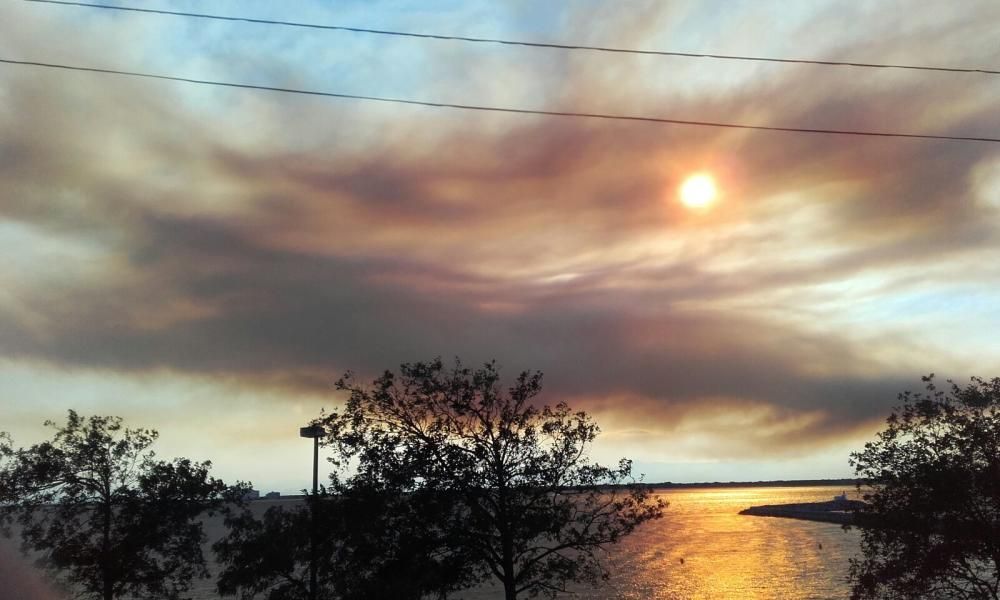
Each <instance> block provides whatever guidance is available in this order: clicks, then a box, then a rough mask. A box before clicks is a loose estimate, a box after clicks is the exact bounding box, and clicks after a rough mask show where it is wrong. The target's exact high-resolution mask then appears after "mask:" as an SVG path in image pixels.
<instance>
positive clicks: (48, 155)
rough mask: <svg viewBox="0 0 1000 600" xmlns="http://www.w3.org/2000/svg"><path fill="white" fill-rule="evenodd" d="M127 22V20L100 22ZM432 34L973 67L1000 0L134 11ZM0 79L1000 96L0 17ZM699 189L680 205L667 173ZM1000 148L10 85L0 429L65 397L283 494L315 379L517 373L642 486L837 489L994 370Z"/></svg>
mask: <svg viewBox="0 0 1000 600" xmlns="http://www.w3.org/2000/svg"><path fill="white" fill-rule="evenodd" d="M121 4H122V5H132V6H139V5H140V3H131V4H130V3H121ZM141 6H143V7H154V8H163V9H167V10H180V11H185V10H188V11H200V12H210V13H214V14H224V15H232V16H245V17H254V18H263V19H281V20H289V21H301V22H311V23H321V24H331V25H346V26H354V27H365V28H376V29H399V30H406V31H417V32H427V33H440V34H446V35H464V36H479V37H500V38H510V39H523V40H533V41H544V42H556V43H569V44H589V45H602V46H616V47H625V48H639V49H652V50H669V51H680V52H703V53H716V54H739V55H752V56H772V57H791V58H805V59H820V60H838V61H857V62H896V63H906V64H922V65H934V66H959V67H973V68H983V69H994V70H995V69H998V68H1000V52H998V47H997V45H996V29H995V24H996V23H997V22H998V20H1000V4H998V3H996V2H993V1H992V0H984V1H980V2H977V1H974V0H968V1H965V2H962V3H961V4H960V5H959V4H956V3H954V2H950V1H937V0H928V1H927V2H922V3H921V4H920V10H913V5H912V3H909V2H902V1H889V0H885V1H865V2H824V1H819V0H817V1H813V2H796V3H787V2H777V1H775V2H766V1H760V2H756V1H754V2H751V1H744V2H740V1H726V2H723V1H716V2H694V1H691V2H685V1H676V2H641V1H630V2H608V1H606V0H602V1H597V0H594V1H589V0H587V1H584V0H576V1H566V2H548V3H537V2H527V1H524V2H518V1H511V2H458V1H436V2H425V1H399V2H367V1H365V2H361V1H358V2H338V3H335V4H334V3H326V2H281V3H271V2H236V1H225V0H220V1H216V2H211V3H203V2H165V1H153V2H144V3H141ZM0 58H6V59H13V60H30V61H41V62H52V63H61V64H69V65H74V66H85V67H98V68H108V69H121V70H129V71H143V72H151V73H159V74H169V75H174V76H181V77H188V78H199V79H214V80H222V81H230V82H240V83H249V84H255V85H265V86H278V87H293V88H304V89H313V90H320V91H328V92H337V93H347V94H361V95H376V96H392V97H399V98H408V99H415V100H427V101H439V102H453V103H465V104H484V105H491V106H505V107H515V108H528V109H540V110H550V111H583V112H605V113H614V114H623V115H647V116H656V117H664V118H671V119H684V120H697V121H719V122H731V123H745V124H753V125H766V126H782V127H799V128H826V129H856V130H877V131H892V132H903V133H924V134H932V135H950V136H978V137H983V136H985V137H1000V111H998V110H997V109H996V107H997V105H998V104H1000V77H998V76H996V75H988V74H974V73H945V72H929V71H907V70H892V69H864V68H856V67H825V66H816V65H802V64H775V63H759V62H745V61H724V60H716V59H704V58H702V59H694V58H681V57H664V56H639V55H627V54H610V53H597V52H587V51H563V50H551V49H539V48H525V47H515V46H500V45H488V44H470V43H462V42H456V41H442V40H416V39H407V38H395V37H386V36H375V35H365V34H358V33H346V32H335V31H321V30H308V29H301V28H290V27H278V26H267V25H255V24H249V23H236V22H220V21H206V20H200V19H191V18H180V17H173V16H163V15H161V16H157V15H144V14H136V13H123V12H119V11H109V10H96V9H87V8H80V7H71V6H56V5H47V4H33V3H27V2H13V1H12V2H6V3H4V5H3V6H2V7H0ZM696 173H704V174H708V175H710V176H711V177H712V178H713V179H714V181H715V183H716V186H717V189H718V196H717V198H716V199H715V201H714V202H712V203H711V204H710V205H709V206H707V207H704V208H702V209H691V208H688V207H686V206H685V205H684V204H683V203H681V202H679V201H678V194H677V190H678V187H679V186H680V185H681V184H682V182H683V181H684V180H685V179H686V178H688V177H690V176H691V175H693V174H696ZM998 225H1000V145H998V144H991V143H982V142H957V141H947V140H918V139H896V138H876V137H870V138H868V137H855V136H839V135H816V134H801V133H780V132H767V131H752V130H733V129H720V128H707V127H695V126H684V125H667V124H654V123H643V122H623V121H608V120H595V119H578V118H565V117H546V116H538V115H516V114H499V113H487V112H469V111H461V110H455V109H443V108H426V107H416V106H403V105H390V104H380V103H371V102H361V101H355V100H343V99H333V98H321V97H307V96H296V95H289V94H280V93H275V92H263V91H250V90H239V89H224V88H218V87H206V86H198V85H193V84H184V83H178V82H168V81H152V80H143V79H134V78H126V77H121V76H114V75H104V74H96V73H79V72H70V71H61V70H48V69H42V68H36V67H27V66H19V65H9V64H2V65H0V250H2V252H3V257H4V259H3V260H2V261H0V430H6V431H9V432H11V434H12V435H14V437H15V440H16V441H17V442H18V443H19V444H22V445H27V444H30V443H34V442H36V441H40V440H41V439H42V438H43V437H44V436H45V435H46V430H45V429H44V428H43V427H42V425H41V424H42V422H43V421H45V420H46V419H53V420H57V421H58V420H61V419H63V418H64V417H65V413H66V411H67V410H68V409H75V410H77V411H78V412H80V413H81V414H114V415H121V416H122V417H124V418H125V420H126V423H127V424H128V425H130V426H141V427H153V428H156V429H158V430H159V431H160V433H161V439H160V442H159V443H158V446H157V449H158V453H159V454H160V455H161V456H167V457H169V456H180V455H183V456H188V457H191V458H195V459H211V460H212V461H213V463H214V465H215V471H214V472H215V473H216V474H217V475H219V476H221V477H224V478H227V479H243V480H252V481H253V482H254V483H255V484H256V486H257V487H259V488H261V489H264V490H267V489H277V490H281V491H285V492H292V491H295V490H298V489H301V488H303V487H305V486H307V485H308V482H309V477H310V474H309V473H310V471H309V469H310V465H309V459H310V448H309V441H308V440H303V439H300V438H299V437H298V432H297V428H298V427H299V426H301V425H304V424H306V423H307V422H308V421H309V420H310V419H312V418H314V417H316V416H318V415H319V413H320V410H322V409H323V408H326V409H328V410H329V409H334V408H336V407H337V406H338V405H339V403H341V402H342V401H343V400H344V398H343V397H342V396H341V395H338V393H337V392H336V391H335V390H334V389H333V382H334V381H335V380H336V379H337V378H338V377H339V376H340V375H341V374H342V373H344V372H345V371H347V370H352V371H354V372H356V373H357V374H358V375H359V376H360V377H361V378H363V379H367V378H372V377H374V376H375V375H377V374H378V373H380V372H382V371H383V370H385V369H394V368H396V367H397V366H398V365H399V364H401V363H403V362H413V361H420V360H430V359H433V358H434V357H437V356H441V357H443V358H444V359H446V360H451V359H452V358H453V357H460V358H461V359H462V361H463V362H464V363H466V364H469V365H475V364H478V363H482V362H484V361H488V360H493V359H495V360H496V361H497V363H498V364H499V365H500V366H501V369H502V372H503V373H504V374H505V375H506V376H507V377H509V378H511V379H513V377H515V376H516V374H517V373H518V372H520V371H521V370H524V369H533V370H540V371H542V372H544V377H545V379H544V384H545V389H544V391H543V394H542V396H541V397H540V400H541V401H543V402H547V403H555V402H558V401H566V402H568V403H569V404H570V405H571V406H572V407H574V408H579V409H583V410H586V411H588V412H589V413H591V414H592V415H593V416H594V418H595V419H596V420H597V422H598V423H599V424H600V426H601V429H602V435H601V436H600V438H599V439H598V441H597V443H596V444H595V446H594V448H593V450H592V455H593V457H594V458H595V459H597V460H601V461H608V462H610V461H615V460H617V458H618V457H620V456H628V457H630V458H632V459H633V460H634V461H635V465H636V469H637V471H640V472H642V473H644V474H645V475H646V479H647V480H648V481H677V482H681V481H687V482H692V481H730V480H740V481H753V480H762V479H792V478H820V477H844V476H849V475H851V469H850V467H849V465H848V456H849V454H850V452H851V451H852V450H857V449H860V447H861V446H862V445H863V444H864V442H865V441H866V440H868V439H871V437H872V436H873V435H874V433H875V432H876V431H878V429H879V428H880V425H881V423H883V422H884V419H885V417H886V416H887V415H888V413H889V410H890V409H891V407H892V406H893V405H894V403H895V402H896V396H897V394H898V393H899V392H901V391H903V390H907V389H919V388H920V387H921V385H922V384H921V382H920V377H921V376H922V375H926V374H929V373H932V372H933V373H936V374H937V376H938V377H939V378H941V379H944V378H954V379H955V380H958V381H962V380H965V379H967V378H968V377H970V376H973V375H979V376H984V377H991V376H996V375H1000V373H997V372H996V371H995V370H996V367H997V365H998V364H1000V337H998V336H997V335H996V331H997V326H998V325H1000V234H998V233H997V232H998Z"/></svg>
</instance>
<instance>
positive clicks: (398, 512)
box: [214, 484, 467, 600]
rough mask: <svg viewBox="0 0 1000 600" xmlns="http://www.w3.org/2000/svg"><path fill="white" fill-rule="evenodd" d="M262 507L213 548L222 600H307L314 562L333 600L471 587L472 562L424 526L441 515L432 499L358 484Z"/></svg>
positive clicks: (415, 596)
mask: <svg viewBox="0 0 1000 600" xmlns="http://www.w3.org/2000/svg"><path fill="white" fill-rule="evenodd" d="M260 507H261V504H259V503H253V504H252V505H249V506H247V507H246V508H245V509H244V510H243V511H242V512H239V513H236V514H234V515H231V516H230V517H228V518H227V520H226V525H227V527H228V529H229V533H228V535H227V536H226V537H225V538H223V539H222V540H220V541H219V542H218V543H216V544H215V546H214V549H215V551H216V554H217V556H218V560H219V563H220V564H221V565H222V566H223V570H222V572H221V574H220V576H219V581H218V590H219V593H220V594H221V595H223V596H237V597H239V598H241V599H242V600H249V599H252V598H263V599H266V600H307V599H308V598H309V564H310V561H311V560H312V558H313V557H315V560H316V564H317V596H316V597H317V598H322V599H326V600H332V599H338V600H378V599H382V598H395V599H398V600H420V599H421V598H437V597H444V595H445V594H446V593H447V592H449V591H451V590H453V589H456V588H458V587H461V586H462V585H463V584H464V583H466V581H467V580H466V579H465V570H464V569H465V563H466V561H465V559H464V558H463V557H461V556H460V555H459V554H457V553H455V552H452V551H449V549H448V547H447V545H445V544H444V543H443V539H442V536H441V532H438V531H435V530H433V529H431V528H428V527H427V526H426V523H425V522H424V521H422V520H421V519H424V518H427V517H429V516H431V515H433V514H434V512H435V511H436V510H438V509H436V508H435V507H433V506H430V505H428V504H427V503H426V502H425V499H422V498H414V497H412V496H405V497H404V496H401V495H400V494H398V493H395V492H393V491H389V490H386V489H375V488H371V487H366V486H363V485H359V484H356V485H352V486H350V487H346V486H345V487H339V488H338V489H337V491H336V493H330V492H329V491H328V490H326V489H323V490H321V491H320V493H319V494H317V495H315V496H314V495H310V496H308V497H307V499H306V502H305V503H301V504H297V505H292V506H283V505H273V506H269V507H267V508H266V510H264V511H263V512H261V510H260ZM418 507H419V508H418ZM313 552H315V554H313Z"/></svg>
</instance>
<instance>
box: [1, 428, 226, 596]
mask: <svg viewBox="0 0 1000 600" xmlns="http://www.w3.org/2000/svg"><path fill="white" fill-rule="evenodd" d="M46 425H47V426H49V427H52V428H54V429H55V435H54V436H53V438H52V440H51V441H46V442H42V443H40V444H36V445H34V446H31V447H30V448H27V449H21V450H19V451H17V452H16V455H15V459H16V460H15V462H14V465H13V466H12V473H13V479H14V481H15V482H16V492H17V493H16V497H15V498H14V504H13V509H14V514H15V516H16V518H17V520H18V523H19V525H20V532H21V538H22V546H23V547H24V549H25V550H26V551H34V552H37V553H38V555H39V559H38V562H39V564H40V565H41V566H43V567H45V568H47V569H48V570H49V571H50V572H51V573H52V575H53V577H54V579H55V580H56V581H57V582H59V583H61V584H63V585H64V586H66V587H67V588H69V589H72V590H73V591H74V592H75V593H76V595H77V597H82V598H100V599H103V600H112V599H114V598H121V597H126V596H131V597H141V598H163V599H176V598H180V596H181V594H182V593H183V592H185V591H186V590H187V589H188V588H189V586H190V581H191V579H192V578H194V577H207V576H208V573H207V570H206V569H205V561H204V558H203V556H202V551H201V544H202V543H203V541H204V537H205V536H204V534H203V533H202V525H201V523H200V521H198V517H199V515H202V514H203V513H204V512H205V511H210V510H211V509H214V508H217V507H219V506H220V505H221V503H222V502H223V500H224V498H225V495H226V494H225V492H226V487H225V485H224V484H223V483H222V482H221V481H219V480H218V479H215V478H212V477H210V476H209V468H210V466H211V464H210V463H208V462H203V463H195V462H191V461H190V460H188V459H176V460H174V461H173V462H165V461H158V460H156V459H155V457H154V454H153V452H151V451H149V447H150V446H151V445H152V444H153V442H154V441H155V440H156V439H157V437H158V436H157V432H156V431H152V430H146V429H125V428H123V427H122V421H121V419H120V418H118V417H101V416H95V417H89V418H86V419H85V418H83V417H80V416H79V415H77V413H76V412H74V411H69V415H68V418H67V420H66V423H65V424H64V425H57V424H56V423H53V422H51V421H49V422H46Z"/></svg>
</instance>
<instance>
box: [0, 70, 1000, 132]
mask: <svg viewBox="0 0 1000 600" xmlns="http://www.w3.org/2000/svg"><path fill="white" fill-rule="evenodd" d="M0 63H5V64H10V65H23V66H29V67H42V68H46V69H63V70H68V71H84V72H88V73H104V74H109V75H123V76H127V77H142V78H146V79H162V80H166V81H179V82H183V83H194V84H198V85H212V86H218V87H229V88H240V89H247V90H260V91H267V92H281V93H285V94H301V95H306V96H323V97H327V98H343V99H348V100H365V101H369V102H386V103H393V104H410V105H415V106H429V107H433V108H455V109H460V110H475V111H487V112H498V113H512V114H520V115H544V116H550V117H579V118H587V119H605V120H614V121H640V122H645V123H661V124H671V125H695V126H699V127H724V128H729V129H753V130H758V131H784V132H792V133H816V134H832V135H853V136H866V137H887V138H912V139H924V140H953V141H959V142H989V143H1000V138H991V137H972V136H958V135H932V134H922V133H897V132H890V131H865V130H850V129H813V128H804V127H774V126H765V125H746V124H742V123H720V122H714V121H689V120H685V119H668V118H663V117H649V116H640V115H615V114H607V113H591V112H578V111H561V110H539V109H530V108H512V107H505V106H484V105H480V104H458V103H453V102H432V101H429V100H411V99H408V98H392V97H388V96H364V95H360V94H343V93H339V92H323V91H318V90H307V89H296V88H285V87H275V86H269V85H255V84H250V83H236V82H230V81H215V80H211V79H194V78H190V77H177V76H174V75H160V74H156V73H141V72H138V71H120V70H117V69H100V68H96V67H78V66H73V65H64V64H57V63H45V62H36V61H27V60H11V59H6V58H0Z"/></svg>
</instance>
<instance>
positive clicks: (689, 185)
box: [679, 173, 717, 208]
mask: <svg viewBox="0 0 1000 600" xmlns="http://www.w3.org/2000/svg"><path fill="white" fill-rule="evenodd" d="M679 192H680V197H681V202H683V203H684V205H685V206H687V207H688V208H706V207H708V206H709V205H710V204H712V202H713V201H714V200H715V197H716V195H717V190H716V188H715V180H714V179H712V176H711V175H707V174H705V173H697V174H695V175H691V176H690V177H688V178H687V179H685V180H684V183H682V184H681V187H680V190H679Z"/></svg>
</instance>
